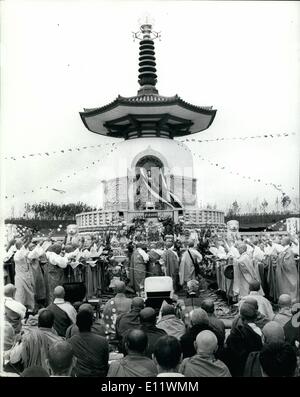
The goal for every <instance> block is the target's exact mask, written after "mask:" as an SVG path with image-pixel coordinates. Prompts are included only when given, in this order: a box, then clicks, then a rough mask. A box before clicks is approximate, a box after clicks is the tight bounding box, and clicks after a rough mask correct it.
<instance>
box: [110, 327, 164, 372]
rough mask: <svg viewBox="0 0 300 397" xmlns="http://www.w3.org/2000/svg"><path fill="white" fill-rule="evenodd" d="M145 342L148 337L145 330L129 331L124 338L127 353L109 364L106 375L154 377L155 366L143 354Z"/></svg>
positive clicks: (146, 342)
mask: <svg viewBox="0 0 300 397" xmlns="http://www.w3.org/2000/svg"><path fill="white" fill-rule="evenodd" d="M147 344H148V337H147V335H146V334H145V332H143V331H142V330H139V329H133V330H131V331H129V333H128V334H127V335H126V338H125V349H126V351H127V355H126V356H125V357H124V358H122V359H121V360H119V361H113V362H112V363H111V364H110V368H109V371H108V374H107V377H108V378H119V377H126V378H129V377H155V376H156V375H157V368H156V366H155V364H154V362H153V361H152V360H151V359H150V358H148V357H146V356H145V351H146V349H147Z"/></svg>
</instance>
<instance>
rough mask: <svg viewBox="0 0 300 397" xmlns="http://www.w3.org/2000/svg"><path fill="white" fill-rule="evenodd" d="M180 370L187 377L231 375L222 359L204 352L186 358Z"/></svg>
mask: <svg viewBox="0 0 300 397" xmlns="http://www.w3.org/2000/svg"><path fill="white" fill-rule="evenodd" d="M179 371H180V372H181V373H182V374H183V375H184V376H186V377H196V378H198V377H201V378H207V377H213V378H216V377H217V378H221V377H231V375H230V372H229V369H228V368H227V366H226V365H225V364H224V363H223V362H222V361H220V360H218V359H216V358H215V357H214V356H213V355H209V354H204V353H202V354H195V355H194V356H193V357H188V358H185V359H184V360H183V362H182V364H181V365H180V369H179Z"/></svg>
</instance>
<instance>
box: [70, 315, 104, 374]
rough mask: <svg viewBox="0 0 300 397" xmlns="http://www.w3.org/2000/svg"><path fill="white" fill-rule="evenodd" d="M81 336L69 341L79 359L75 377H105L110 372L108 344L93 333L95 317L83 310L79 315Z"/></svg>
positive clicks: (78, 323)
mask: <svg viewBox="0 0 300 397" xmlns="http://www.w3.org/2000/svg"><path fill="white" fill-rule="evenodd" d="M76 325H77V326H78V329H79V334H78V335H74V336H72V338H70V339H68V341H69V343H70V344H71V346H72V348H73V351H74V355H75V357H76V358H77V362H76V365H75V375H76V376H78V377H105V376H106V374H107V370H108V350H109V349H108V342H107V340H106V339H105V338H104V337H103V336H100V335H96V334H94V333H93V332H91V328H92V325H93V315H92V313H91V312H90V311H87V310H83V311H81V312H79V313H78V314H77V319H76Z"/></svg>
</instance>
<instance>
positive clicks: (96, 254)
mask: <svg viewBox="0 0 300 397" xmlns="http://www.w3.org/2000/svg"><path fill="white" fill-rule="evenodd" d="M104 248H105V247H104V244H103V240H102V238H101V237H100V236H98V235H96V236H92V245H91V247H90V254H91V259H92V260H93V261H94V263H95V266H92V265H91V272H92V278H93V286H94V287H93V288H94V296H98V292H99V291H103V290H104V277H103V276H104V275H103V273H104V266H103V261H102V260H101V259H100V257H101V255H103V251H104Z"/></svg>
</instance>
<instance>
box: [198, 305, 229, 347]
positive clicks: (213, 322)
mask: <svg viewBox="0 0 300 397" xmlns="http://www.w3.org/2000/svg"><path fill="white" fill-rule="evenodd" d="M201 308H202V309H203V310H205V311H206V313H207V315H208V320H209V325H210V326H211V327H212V328H213V330H214V332H215V333H216V334H217V335H218V340H219V341H221V343H222V344H224V341H225V324H224V322H223V321H222V320H220V319H218V318H217V317H216V316H215V304H214V301H213V300H212V299H204V301H203V302H202V304H201Z"/></svg>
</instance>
